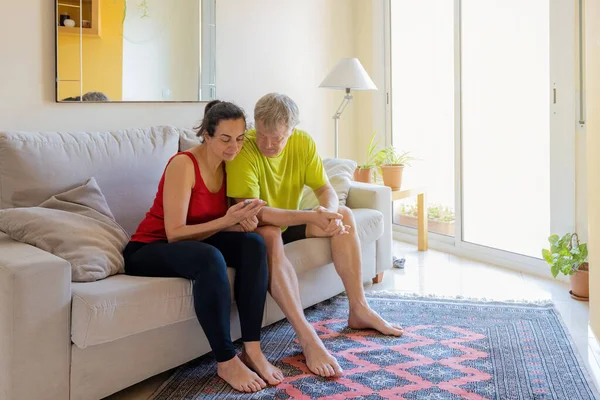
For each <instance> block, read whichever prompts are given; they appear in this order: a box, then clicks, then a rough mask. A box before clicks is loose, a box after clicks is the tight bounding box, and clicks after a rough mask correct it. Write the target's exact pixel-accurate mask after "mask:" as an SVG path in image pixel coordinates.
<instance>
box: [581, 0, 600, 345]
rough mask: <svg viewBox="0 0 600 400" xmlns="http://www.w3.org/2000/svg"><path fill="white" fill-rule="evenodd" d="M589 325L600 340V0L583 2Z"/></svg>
mask: <svg viewBox="0 0 600 400" xmlns="http://www.w3.org/2000/svg"><path fill="white" fill-rule="evenodd" d="M585 38H586V40H585V42H586V46H585V59H586V65H585V71H586V73H585V80H586V85H585V88H586V92H587V93H586V108H587V113H586V127H587V128H586V129H587V174H588V175H587V178H588V179H587V184H588V185H587V200H588V201H587V203H588V204H590V205H592V206H590V207H588V226H589V243H588V245H589V250H590V325H591V327H592V329H593V331H594V333H595V335H596V338H598V339H599V340H600V209H599V208H598V206H597V204H599V203H600V157H598V153H599V152H600V113H599V110H600V75H599V74H598V71H599V70H600V0H586V1H585Z"/></svg>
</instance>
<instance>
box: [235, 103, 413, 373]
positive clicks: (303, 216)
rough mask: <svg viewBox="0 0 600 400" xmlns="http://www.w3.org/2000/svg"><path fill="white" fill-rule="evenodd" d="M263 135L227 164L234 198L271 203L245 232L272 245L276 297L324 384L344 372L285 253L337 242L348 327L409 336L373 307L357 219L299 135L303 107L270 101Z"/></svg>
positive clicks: (258, 113)
mask: <svg viewBox="0 0 600 400" xmlns="http://www.w3.org/2000/svg"><path fill="white" fill-rule="evenodd" d="M254 120H255V123H256V129H255V130H252V131H250V132H248V133H247V135H246V138H245V141H244V147H243V148H242V150H241V152H240V153H239V155H238V156H237V157H236V158H235V159H234V160H233V161H230V162H228V163H227V195H228V196H229V197H231V198H234V199H236V200H237V201H243V200H245V199H255V198H260V199H262V200H264V201H266V203H267V206H266V207H264V208H263V209H262V210H261V212H260V213H259V215H258V219H255V220H254V221H245V222H244V224H243V226H244V228H245V229H246V230H256V232H257V233H258V234H260V235H261V236H262V237H263V238H264V240H265V243H266V245H267V252H268V258H269V277H270V292H271V295H272V296H273V298H274V299H275V301H276V302H277V304H278V305H279V307H280V308H281V310H282V311H283V313H284V314H285V316H286V317H287V319H288V321H289V322H290V324H291V325H292V327H293V328H294V330H295V331H296V334H297V335H298V339H299V341H300V344H301V345H302V348H303V350H304V355H305V357H306V364H307V366H308V368H309V369H310V370H311V371H312V372H313V373H315V374H317V375H320V376H325V377H327V376H334V375H337V376H339V375H341V374H342V369H341V368H340V366H339V364H338V363H337V361H336V360H335V358H334V357H332V356H331V354H329V352H328V351H327V350H326V349H325V346H324V345H323V342H322V341H321V339H320V338H319V336H318V335H317V333H316V332H315V330H314V329H313V327H312V326H311V325H310V323H309V322H308V321H307V320H306V318H305V317H304V311H303V309H302V304H301V302H300V293H299V289H298V279H297V277H296V272H295V270H294V267H293V266H292V264H291V263H290V261H289V260H288V259H287V258H286V256H285V252H284V248H283V246H284V245H285V244H287V243H290V242H293V241H296V240H301V239H305V238H311V237H329V238H331V253H332V256H333V262H334V264H335V269H336V271H337V273H338V274H339V275H340V277H341V279H342V282H343V284H344V287H345V289H346V293H347V295H348V301H349V304H350V309H349V315H348V325H349V326H350V327H351V328H354V329H371V328H372V329H376V330H378V331H380V332H381V333H383V334H386V335H394V336H400V335H402V333H403V331H402V328H400V327H399V326H396V325H392V324H390V323H388V322H386V321H385V320H383V319H382V318H381V317H380V316H379V315H378V314H377V313H375V312H374V311H373V310H371V308H370V307H369V305H368V303H367V300H366V298H365V293H364V289H363V283H362V273H361V271H362V266H361V253H360V243H359V240H358V235H357V232H356V222H355V220H354V216H353V214H352V211H350V209H349V208H347V207H345V206H340V205H339V200H338V198H337V195H336V193H335V191H334V190H333V187H332V186H331V185H330V184H329V181H328V179H327V175H326V174H325V171H324V169H323V163H322V161H321V158H320V157H319V155H318V153H317V149H316V145H315V142H314V140H313V139H312V137H311V136H310V135H309V134H307V133H306V132H303V131H301V130H299V129H296V128H295V127H296V125H297V124H298V122H299V113H298V106H297V105H296V103H295V102H294V101H293V100H292V99H291V98H289V97H288V96H286V95H282V94H278V93H270V94H267V95H265V96H263V97H262V98H261V99H260V100H259V101H258V102H257V103H256V106H255V109H254ZM305 185H306V186H309V187H310V188H311V189H312V190H313V191H314V193H315V195H316V196H317V198H318V199H319V203H320V206H319V207H317V208H316V209H314V210H299V205H300V200H301V195H302V190H303V188H304V186H305Z"/></svg>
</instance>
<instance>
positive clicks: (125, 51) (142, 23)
mask: <svg viewBox="0 0 600 400" xmlns="http://www.w3.org/2000/svg"><path fill="white" fill-rule="evenodd" d="M215 1H216V0H56V101H57V102H61V103H62V102H89V101H92V102H198V101H209V100H212V99H214V98H215V96H216V88H215Z"/></svg>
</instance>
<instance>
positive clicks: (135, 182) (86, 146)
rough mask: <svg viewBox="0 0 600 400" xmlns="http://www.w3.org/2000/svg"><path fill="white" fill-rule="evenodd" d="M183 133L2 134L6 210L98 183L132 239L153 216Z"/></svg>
mask: <svg viewBox="0 0 600 400" xmlns="http://www.w3.org/2000/svg"><path fill="white" fill-rule="evenodd" d="M178 145H179V132H178V131H177V130H176V129H175V128H173V127H169V126H164V127H153V128H147V129H129V130H120V131H114V132H79V133H57V132H0V209H2V208H13V207H32V206H36V205H38V204H40V203H41V202H43V201H44V200H46V199H48V198H50V197H51V196H52V195H54V194H56V193H61V192H64V191H65V190H68V189H71V188H73V187H75V186H77V185H81V184H82V183H83V182H85V181H86V180H87V179H88V178H89V177H91V176H93V177H95V178H96V180H97V182H98V185H99V186H100V187H101V188H102V193H103V194H104V196H105V197H106V201H107V203H108V206H109V207H110V209H111V211H112V212H113V214H114V216H115V219H116V220H117V222H118V223H119V224H120V225H121V226H122V227H123V228H124V229H125V230H126V231H127V233H129V234H131V233H133V231H135V229H136V228H137V225H138V224H139V223H140V221H141V220H142V219H143V217H144V215H145V213H146V212H147V211H148V209H149V208H150V206H151V205H152V202H153V201H154V196H155V195H156V189H157V187H158V182H159V180H160V177H161V175H162V173H163V170H164V168H165V165H166V164H167V161H168V159H169V158H170V157H171V156H172V155H173V154H175V153H176V152H177V149H178Z"/></svg>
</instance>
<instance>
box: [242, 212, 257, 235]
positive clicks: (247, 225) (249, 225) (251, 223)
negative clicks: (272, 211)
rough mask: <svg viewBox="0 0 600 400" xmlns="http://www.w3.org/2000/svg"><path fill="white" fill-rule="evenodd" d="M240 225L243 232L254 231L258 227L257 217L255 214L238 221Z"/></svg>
mask: <svg viewBox="0 0 600 400" xmlns="http://www.w3.org/2000/svg"><path fill="white" fill-rule="evenodd" d="M240 226H241V227H242V229H243V230H244V232H254V230H255V229H256V228H258V218H257V217H256V216H254V217H252V218H248V219H246V220H244V221H240Z"/></svg>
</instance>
